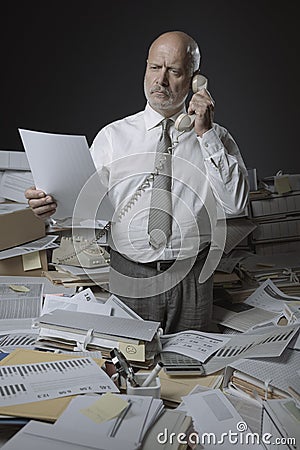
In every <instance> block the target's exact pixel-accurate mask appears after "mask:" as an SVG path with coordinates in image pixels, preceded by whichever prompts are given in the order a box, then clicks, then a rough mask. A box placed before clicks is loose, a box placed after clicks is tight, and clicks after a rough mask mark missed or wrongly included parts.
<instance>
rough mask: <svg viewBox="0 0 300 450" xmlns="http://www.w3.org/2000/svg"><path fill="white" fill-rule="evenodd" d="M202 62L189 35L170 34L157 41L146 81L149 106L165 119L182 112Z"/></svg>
mask: <svg viewBox="0 0 300 450" xmlns="http://www.w3.org/2000/svg"><path fill="white" fill-rule="evenodd" d="M199 62H200V52H199V48H198V45H197V44H196V42H195V41H194V39H192V38H191V37H190V36H189V35H188V34H186V33H183V32H181V31H169V32H167V33H164V34H162V35H160V36H159V37H158V38H157V39H155V41H154V42H153V43H152V44H151V46H150V48H149V53H148V59H147V66H146V72H145V79H144V91H145V95H146V98H147V100H148V103H149V104H150V106H151V107H152V108H153V109H154V110H155V111H157V112H158V113H160V114H161V115H163V116H164V117H171V116H172V115H174V114H176V113H177V112H179V111H181V110H182V109H183V107H184V102H185V100H186V98H187V96H188V93H189V90H190V88H191V81H192V76H193V74H194V73H195V71H197V70H198V69H199Z"/></svg>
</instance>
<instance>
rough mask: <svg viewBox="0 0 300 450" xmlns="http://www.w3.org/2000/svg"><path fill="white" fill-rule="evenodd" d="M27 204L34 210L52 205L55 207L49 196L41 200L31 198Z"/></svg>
mask: <svg viewBox="0 0 300 450" xmlns="http://www.w3.org/2000/svg"><path fill="white" fill-rule="evenodd" d="M28 204H29V206H30V207H31V208H32V209H36V208H40V207H43V206H49V205H52V204H54V205H55V207H56V202H55V201H54V200H53V198H52V197H51V196H50V195H47V196H46V197H43V198H39V199H36V198H31V199H29V200H28Z"/></svg>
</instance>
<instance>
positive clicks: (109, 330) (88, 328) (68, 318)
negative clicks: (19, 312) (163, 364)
mask: <svg viewBox="0 0 300 450" xmlns="http://www.w3.org/2000/svg"><path fill="white" fill-rule="evenodd" d="M159 325H160V324H159V322H153V321H146V320H145V321H144V320H139V319H134V318H130V319H129V318H125V317H124V318H123V317H113V316H104V315H100V314H97V315H95V314H93V313H88V312H78V311H69V310H60V309H56V310H54V311H52V312H51V313H49V314H44V315H42V316H41V317H40V318H39V326H40V332H39V338H38V340H37V344H38V345H39V347H42V346H43V345H45V346H46V347H47V348H57V349H60V348H61V349H65V350H67V349H69V350H74V349H76V348H78V347H81V348H85V349H87V350H100V351H101V352H102V354H103V356H104V357H107V358H109V357H110V354H109V352H110V350H112V349H113V348H115V347H116V348H118V349H119V350H120V351H121V352H122V353H123V354H124V355H125V357H126V358H127V359H129V360H130V361H139V362H147V361H149V360H152V362H153V358H154V356H155V354H157V353H158V351H159V338H158V330H159Z"/></svg>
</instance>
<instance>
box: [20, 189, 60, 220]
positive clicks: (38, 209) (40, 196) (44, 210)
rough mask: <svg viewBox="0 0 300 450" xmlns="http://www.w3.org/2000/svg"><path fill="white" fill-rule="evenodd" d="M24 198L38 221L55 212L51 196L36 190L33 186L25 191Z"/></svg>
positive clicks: (54, 204)
mask: <svg viewBox="0 0 300 450" xmlns="http://www.w3.org/2000/svg"><path fill="white" fill-rule="evenodd" d="M25 197H26V198H27V200H28V204H29V206H30V208H31V209H32V211H33V213H34V214H35V215H36V216H37V217H38V218H40V219H43V220H44V219H48V218H49V217H50V216H52V214H54V213H55V211H56V208H57V204H56V203H55V201H54V199H53V198H52V197H51V195H47V194H45V192H43V191H41V190H39V189H36V188H35V186H32V187H31V188H29V189H27V190H26V191H25Z"/></svg>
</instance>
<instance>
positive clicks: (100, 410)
mask: <svg viewBox="0 0 300 450" xmlns="http://www.w3.org/2000/svg"><path fill="white" fill-rule="evenodd" d="M127 406H128V402H126V401H125V400H123V399H122V398H120V397H117V396H116V395H114V394H111V393H110V392H108V393H107V394H104V395H102V396H101V397H100V399H99V400H97V401H95V402H94V403H92V404H91V405H90V406H89V407H88V408H84V409H81V410H80V412H81V413H82V414H84V415H85V416H87V417H88V418H89V419H91V420H92V421H93V422H95V423H102V422H106V421H107V420H110V419H113V418H114V417H117V416H118V415H119V414H120V413H121V412H122V411H123V410H124V409H125V408H127Z"/></svg>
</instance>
